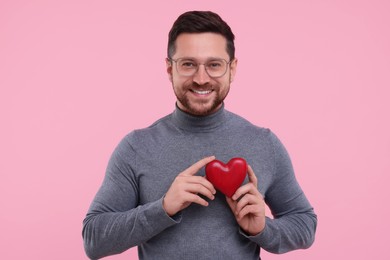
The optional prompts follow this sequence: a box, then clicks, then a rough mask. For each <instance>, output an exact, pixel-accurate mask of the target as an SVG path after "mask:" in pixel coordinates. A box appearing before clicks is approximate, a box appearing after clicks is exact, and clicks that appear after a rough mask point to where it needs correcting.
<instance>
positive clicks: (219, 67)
mask: <svg viewBox="0 0 390 260" xmlns="http://www.w3.org/2000/svg"><path fill="white" fill-rule="evenodd" d="M169 60H170V61H173V62H175V63H176V70H177V73H179V75H180V76H183V77H191V76H193V75H194V74H195V73H196V72H197V71H198V70H199V67H200V65H203V66H204V68H205V70H206V72H207V74H208V75H209V76H210V77H211V78H220V77H222V76H223V75H225V74H226V71H227V69H228V66H229V64H230V63H231V62H232V61H229V62H227V61H226V60H224V59H212V60H209V61H207V62H206V63H198V62H196V61H194V60H192V59H187V58H180V59H176V60H174V59H169Z"/></svg>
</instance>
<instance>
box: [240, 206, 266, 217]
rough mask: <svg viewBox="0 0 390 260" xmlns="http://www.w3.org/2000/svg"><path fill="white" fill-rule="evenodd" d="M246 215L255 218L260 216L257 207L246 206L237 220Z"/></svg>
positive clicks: (259, 210)
mask: <svg viewBox="0 0 390 260" xmlns="http://www.w3.org/2000/svg"><path fill="white" fill-rule="evenodd" d="M248 214H253V215H255V216H259V217H260V216H261V209H260V206H259V205H247V206H246V207H244V208H243V209H242V210H241V211H240V212H239V213H238V214H237V219H242V218H243V217H245V216H246V215H248Z"/></svg>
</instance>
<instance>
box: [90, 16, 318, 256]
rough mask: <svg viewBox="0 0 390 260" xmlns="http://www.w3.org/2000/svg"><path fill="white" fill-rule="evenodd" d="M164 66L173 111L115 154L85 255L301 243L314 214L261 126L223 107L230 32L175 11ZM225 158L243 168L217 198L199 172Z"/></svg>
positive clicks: (280, 247)
mask: <svg viewBox="0 0 390 260" xmlns="http://www.w3.org/2000/svg"><path fill="white" fill-rule="evenodd" d="M166 64H167V72H168V75H169V78H170V81H171V82H172V86H173V90H174V92H175V95H176V97H177V103H176V109H175V111H174V112H173V113H172V114H170V115H168V116H166V117H164V118H162V119H160V120H158V121H157V122H155V123H154V124H153V125H151V126H150V127H148V128H145V129H141V130H136V131H133V132H131V133H130V134H129V135H127V136H126V137H125V138H124V139H123V140H122V141H121V142H120V144H119V145H118V147H117V148H116V149H115V151H114V153H113V155H112V157H111V159H110V162H109V164H108V167H107V171H106V176H105V179H104V182H103V184H102V186H101V188H100V189H99V191H98V193H97V194H96V197H95V199H94V200H93V202H92V205H91V207H90V209H89V212H88V214H87V216H86V218H85V220H84V227H83V238H84V245H85V250H86V253H87V255H88V256H89V257H90V258H92V259H96V258H101V257H104V256H108V255H112V254H118V253H121V252H123V251H125V250H127V249H129V248H131V247H133V246H138V254H139V258H140V259H259V257H260V256H259V255H260V247H261V248H264V249H265V250H267V251H270V252H274V253H284V252H287V251H290V250H294V249H298V248H307V247H309V246H310V245H311V244H312V243H313V241H314V235H315V229H316V224H317V218H316V215H315V214H314V212H313V209H312V207H311V205H310V204H309V202H308V200H307V199H306V197H305V195H304V193H303V192H302V190H301V188H300V187H299V185H298V183H297V181H296V179H295V176H294V172H293V168H292V165H291V162H290V159H289V157H288V154H287V152H286V150H285V148H284V147H283V145H282V144H281V143H280V141H279V140H278V139H277V137H276V136H275V135H274V134H273V133H272V132H271V131H270V130H268V129H264V128H261V127H257V126H254V125H252V124H251V123H249V122H248V121H246V120H245V119H243V118H241V117H239V116H237V115H235V114H233V113H231V112H229V111H227V110H225V109H224V104H223V101H224V99H225V97H226V96H227V94H228V92H229V88H230V83H231V82H232V81H233V79H234V76H235V73H236V68H237V59H236V58H235V56H234V35H233V33H232V31H231V29H230V27H229V26H228V25H227V24H226V23H225V22H224V21H223V20H222V19H221V18H220V17H219V16H218V15H217V14H215V13H212V12H199V11H193V12H187V13H184V14H182V15H181V16H180V17H179V18H178V19H177V20H176V22H175V23H174V25H173V27H172V29H171V31H170V33H169V42H168V58H167V60H166ZM233 157H242V158H245V160H246V161H247V162H248V164H249V165H250V166H248V176H247V180H246V181H245V182H244V184H243V185H242V186H241V187H240V188H239V189H238V190H237V191H236V193H235V194H234V195H233V196H232V198H227V197H225V196H224V195H223V194H222V193H220V192H217V191H216V189H215V188H214V186H213V185H212V183H210V182H209V181H208V180H207V179H206V178H205V177H204V176H205V172H204V166H205V165H206V164H207V163H209V162H210V161H212V160H213V159H215V158H217V159H219V160H221V161H224V162H227V161H229V160H230V159H231V158H233ZM264 203H267V205H268V206H269V207H270V209H271V211H272V214H273V216H274V218H273V219H271V218H268V217H265V204H264Z"/></svg>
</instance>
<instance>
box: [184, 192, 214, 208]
mask: <svg viewBox="0 0 390 260" xmlns="http://www.w3.org/2000/svg"><path fill="white" fill-rule="evenodd" d="M184 199H185V201H187V202H191V203H196V204H199V205H202V206H205V207H207V206H208V205H209V203H208V202H207V201H206V200H204V199H202V198H201V197H199V196H198V195H196V194H193V193H187V194H186V196H185V198H184Z"/></svg>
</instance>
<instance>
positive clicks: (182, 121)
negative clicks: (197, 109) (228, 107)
mask: <svg viewBox="0 0 390 260" xmlns="http://www.w3.org/2000/svg"><path fill="white" fill-rule="evenodd" d="M172 119H173V122H174V124H175V125H176V126H178V127H179V128H181V129H184V130H188V131H191V132H204V131H209V130H212V129H214V128H217V127H218V126H220V125H222V124H223V123H224V121H225V119H226V111H225V105H224V104H222V106H221V108H220V109H218V110H217V111H216V112H214V113H213V114H210V115H207V116H194V115H191V114H188V113H186V112H184V111H183V110H181V109H180V108H179V107H178V106H177V104H176V109H175V111H174V112H173V113H172Z"/></svg>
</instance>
